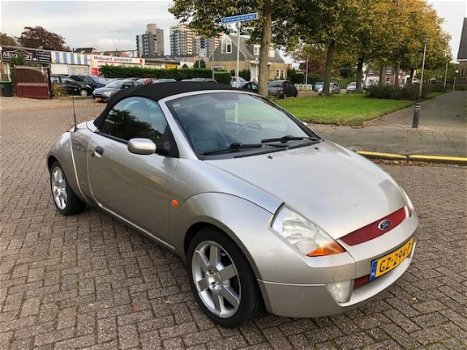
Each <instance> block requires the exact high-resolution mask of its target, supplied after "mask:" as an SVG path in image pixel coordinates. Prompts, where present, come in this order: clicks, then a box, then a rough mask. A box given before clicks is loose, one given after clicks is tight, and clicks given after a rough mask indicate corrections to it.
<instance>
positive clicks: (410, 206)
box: [399, 186, 415, 217]
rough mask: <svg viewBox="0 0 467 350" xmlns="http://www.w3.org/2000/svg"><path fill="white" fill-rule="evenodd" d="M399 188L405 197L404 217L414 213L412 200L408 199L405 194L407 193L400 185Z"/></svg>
mask: <svg viewBox="0 0 467 350" xmlns="http://www.w3.org/2000/svg"><path fill="white" fill-rule="evenodd" d="M399 189H400V190H401V192H402V195H403V197H404V199H405V203H406V204H407V206H406V207H405V208H406V217H411V216H412V214H414V213H415V208H414V206H413V203H412V201H411V200H410V198H409V196H408V195H407V193H406V192H405V191H404V190H403V189H402V187H400V186H399Z"/></svg>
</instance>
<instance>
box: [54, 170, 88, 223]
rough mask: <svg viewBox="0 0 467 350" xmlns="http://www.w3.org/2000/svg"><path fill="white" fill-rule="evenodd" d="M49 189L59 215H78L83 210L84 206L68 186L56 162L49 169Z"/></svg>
mask: <svg viewBox="0 0 467 350" xmlns="http://www.w3.org/2000/svg"><path fill="white" fill-rule="evenodd" d="M50 189H51V191H52V198H53V201H54V204H55V207H56V208H57V210H58V212H59V213H60V214H62V215H65V216H68V215H74V214H79V213H81V212H82V211H83V210H84V207H85V204H84V203H83V202H82V201H81V200H80V199H79V198H78V196H77V195H76V194H75V192H74V191H73V189H72V188H71V187H70V185H69V184H68V182H67V180H66V177H65V173H64V172H63V170H62V168H61V167H60V164H59V163H58V162H54V163H53V164H52V166H51V167H50Z"/></svg>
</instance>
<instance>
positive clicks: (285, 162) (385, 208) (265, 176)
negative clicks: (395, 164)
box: [207, 141, 406, 239]
mask: <svg viewBox="0 0 467 350" xmlns="http://www.w3.org/2000/svg"><path fill="white" fill-rule="evenodd" d="M207 163H209V164H211V165H212V166H214V167H216V168H218V169H221V170H223V171H225V172H227V173H230V174H232V175H234V176H235V177H237V178H239V179H241V180H243V181H245V182H247V183H249V184H250V185H253V186H255V187H257V188H258V189H261V190H262V191H264V192H267V193H268V194H270V195H273V196H275V197H276V198H278V199H279V200H280V201H283V202H284V203H285V205H286V206H288V207H289V208H291V209H293V210H294V211H296V212H298V213H300V214H301V215H303V216H305V217H306V218H308V219H309V220H311V221H312V222H314V223H316V224H318V225H320V226H321V227H322V228H323V229H324V230H326V231H327V232H328V233H329V234H330V235H331V236H332V237H333V238H334V239H338V238H340V237H342V236H344V235H346V234H348V233H350V232H352V231H354V230H356V229H358V228H361V227H363V226H366V225H367V224H369V223H371V222H374V221H376V220H378V219H380V218H382V217H384V216H386V215H388V214H390V213H392V212H394V211H396V210H397V209H399V208H401V207H403V206H404V205H406V203H405V199H404V196H403V194H402V192H401V190H400V188H399V186H398V185H397V184H396V183H395V182H394V180H393V179H392V178H391V177H390V176H389V175H388V174H387V173H385V172H384V171H383V170H381V169H380V168H379V167H377V166H376V165H374V164H373V163H372V162H370V161H368V160H366V159H365V158H363V157H361V156H359V155H358V154H356V153H354V152H352V151H349V150H346V149H345V148H343V147H341V146H338V145H336V144H334V143H332V142H330V141H323V142H321V143H318V144H315V145H313V146H307V147H301V148H296V149H291V150H286V151H280V152H274V153H269V154H264V155H257V156H250V157H242V158H234V159H220V160H209V161H207Z"/></svg>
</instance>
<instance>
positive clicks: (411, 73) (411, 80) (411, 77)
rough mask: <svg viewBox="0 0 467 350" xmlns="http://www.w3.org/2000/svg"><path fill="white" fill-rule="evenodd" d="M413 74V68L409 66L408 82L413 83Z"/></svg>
mask: <svg viewBox="0 0 467 350" xmlns="http://www.w3.org/2000/svg"><path fill="white" fill-rule="evenodd" d="M414 74H415V69H413V68H411V69H410V78H409V80H410V81H409V84H412V83H413V76H414Z"/></svg>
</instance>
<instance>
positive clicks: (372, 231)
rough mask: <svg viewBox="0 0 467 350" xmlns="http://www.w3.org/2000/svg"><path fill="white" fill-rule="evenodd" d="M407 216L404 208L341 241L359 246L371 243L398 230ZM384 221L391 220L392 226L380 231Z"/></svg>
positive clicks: (342, 238)
mask: <svg viewBox="0 0 467 350" xmlns="http://www.w3.org/2000/svg"><path fill="white" fill-rule="evenodd" d="M406 216H407V215H406V210H405V208H404V207H402V208H400V209H399V210H396V211H395V212H394V213H392V214H389V215H388V216H385V217H383V218H381V219H379V220H376V221H374V222H372V223H371V224H369V225H366V226H364V227H362V228H359V229H358V230H355V231H353V232H351V233H349V234H347V235H345V236H344V237H341V238H340V239H341V240H342V241H343V242H345V243H346V244H348V245H357V244H360V243H363V242H366V241H370V240H372V239H374V238H376V237H379V236H382V235H384V234H385V233H386V232H389V231H391V230H392V229H394V228H396V227H397V226H398V225H399V224H400V223H401V222H402V221H404V219H405V218H406ZM384 220H389V221H390V226H388V227H387V228H386V229H380V228H379V227H378V226H379V224H380V223H381V222H382V221H384Z"/></svg>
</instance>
